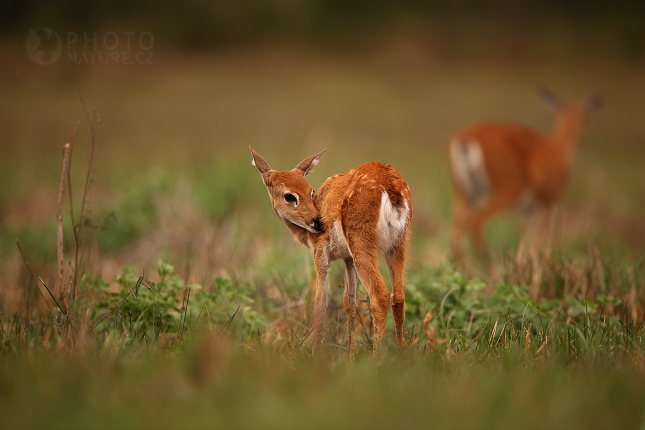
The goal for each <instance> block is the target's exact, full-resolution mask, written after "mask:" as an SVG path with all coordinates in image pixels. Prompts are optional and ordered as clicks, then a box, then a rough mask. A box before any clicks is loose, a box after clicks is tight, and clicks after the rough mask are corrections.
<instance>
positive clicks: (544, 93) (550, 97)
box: [537, 87, 562, 111]
mask: <svg viewBox="0 0 645 430" xmlns="http://www.w3.org/2000/svg"><path fill="white" fill-rule="evenodd" d="M537 93H538V95H539V96H540V98H541V99H542V101H543V102H544V103H546V105H547V106H548V107H549V108H550V109H553V110H554V111H559V110H560V108H562V100H560V97H558V96H556V95H555V94H554V93H553V92H552V91H551V90H549V89H548V88H546V87H539V88H538V89H537Z"/></svg>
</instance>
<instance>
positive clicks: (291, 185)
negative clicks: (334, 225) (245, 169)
mask: <svg viewBox="0 0 645 430" xmlns="http://www.w3.org/2000/svg"><path fill="white" fill-rule="evenodd" d="M249 149H250V150H251V154H252V155H253V165H254V166H255V167H257V169H258V170H259V171H260V173H261V174H262V180H263V181H264V185H265V186H266V187H267V191H269V197H271V204H272V205H273V210H274V211H275V213H276V215H278V218H280V220H281V221H282V222H284V223H285V224H287V223H291V224H294V225H297V226H299V227H302V228H304V229H306V230H308V231H310V232H312V233H320V232H321V231H322V230H323V225H322V221H321V218H320V213H319V212H318V209H316V206H315V205H314V199H313V197H314V190H313V188H312V187H311V185H309V183H308V182H307V181H306V180H305V176H307V175H308V174H309V172H311V171H312V170H313V168H314V166H315V165H316V164H318V160H319V159H320V156H321V155H322V154H323V152H325V150H324V149H323V150H322V151H320V152H319V153H318V154H316V155H312V156H311V157H309V158H306V159H304V160H303V161H301V162H300V163H299V164H298V165H297V166H296V167H294V168H293V169H292V170H286V171H278V170H273V169H272V168H271V166H269V163H267V162H266V160H265V159H264V158H262V157H261V156H260V154H258V153H257V152H255V151H254V150H253V148H251V147H250V146H249Z"/></svg>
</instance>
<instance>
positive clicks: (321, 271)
mask: <svg viewBox="0 0 645 430" xmlns="http://www.w3.org/2000/svg"><path fill="white" fill-rule="evenodd" d="M314 267H315V268H316V294H315V296H314V346H313V351H314V352H315V351H316V348H317V347H318V346H319V345H320V343H321V342H322V340H323V338H324V336H323V335H324V326H325V322H326V320H327V285H328V284H329V258H328V257H327V255H325V253H324V252H322V251H314Z"/></svg>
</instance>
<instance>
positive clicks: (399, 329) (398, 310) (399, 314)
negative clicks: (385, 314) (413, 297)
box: [385, 232, 407, 345]
mask: <svg viewBox="0 0 645 430" xmlns="http://www.w3.org/2000/svg"><path fill="white" fill-rule="evenodd" d="M406 239H407V232H406V238H404V242H403V243H402V244H401V245H399V246H397V247H396V248H394V249H393V250H392V251H391V252H390V253H388V254H386V255H385V262H386V263H387V267H388V271H389V274H390V282H391V283H392V314H393V316H394V327H395V329H396V343H397V344H399V345H401V343H402V342H403V321H404V320H405V291H404V288H403V271H404V268H405V240H406Z"/></svg>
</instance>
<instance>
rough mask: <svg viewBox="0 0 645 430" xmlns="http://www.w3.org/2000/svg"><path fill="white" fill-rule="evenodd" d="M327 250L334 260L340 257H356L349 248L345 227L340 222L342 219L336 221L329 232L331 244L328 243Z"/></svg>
mask: <svg viewBox="0 0 645 430" xmlns="http://www.w3.org/2000/svg"><path fill="white" fill-rule="evenodd" d="M327 251H328V253H329V255H330V256H331V259H332V260H336V259H338V258H347V257H352V258H353V257H354V256H353V255H352V251H351V250H350V249H349V245H348V244H347V240H346V239H345V234H343V228H342V226H341V224H340V221H335V222H334V226H333V227H332V229H331V231H330V232H329V244H328V245H327Z"/></svg>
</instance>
